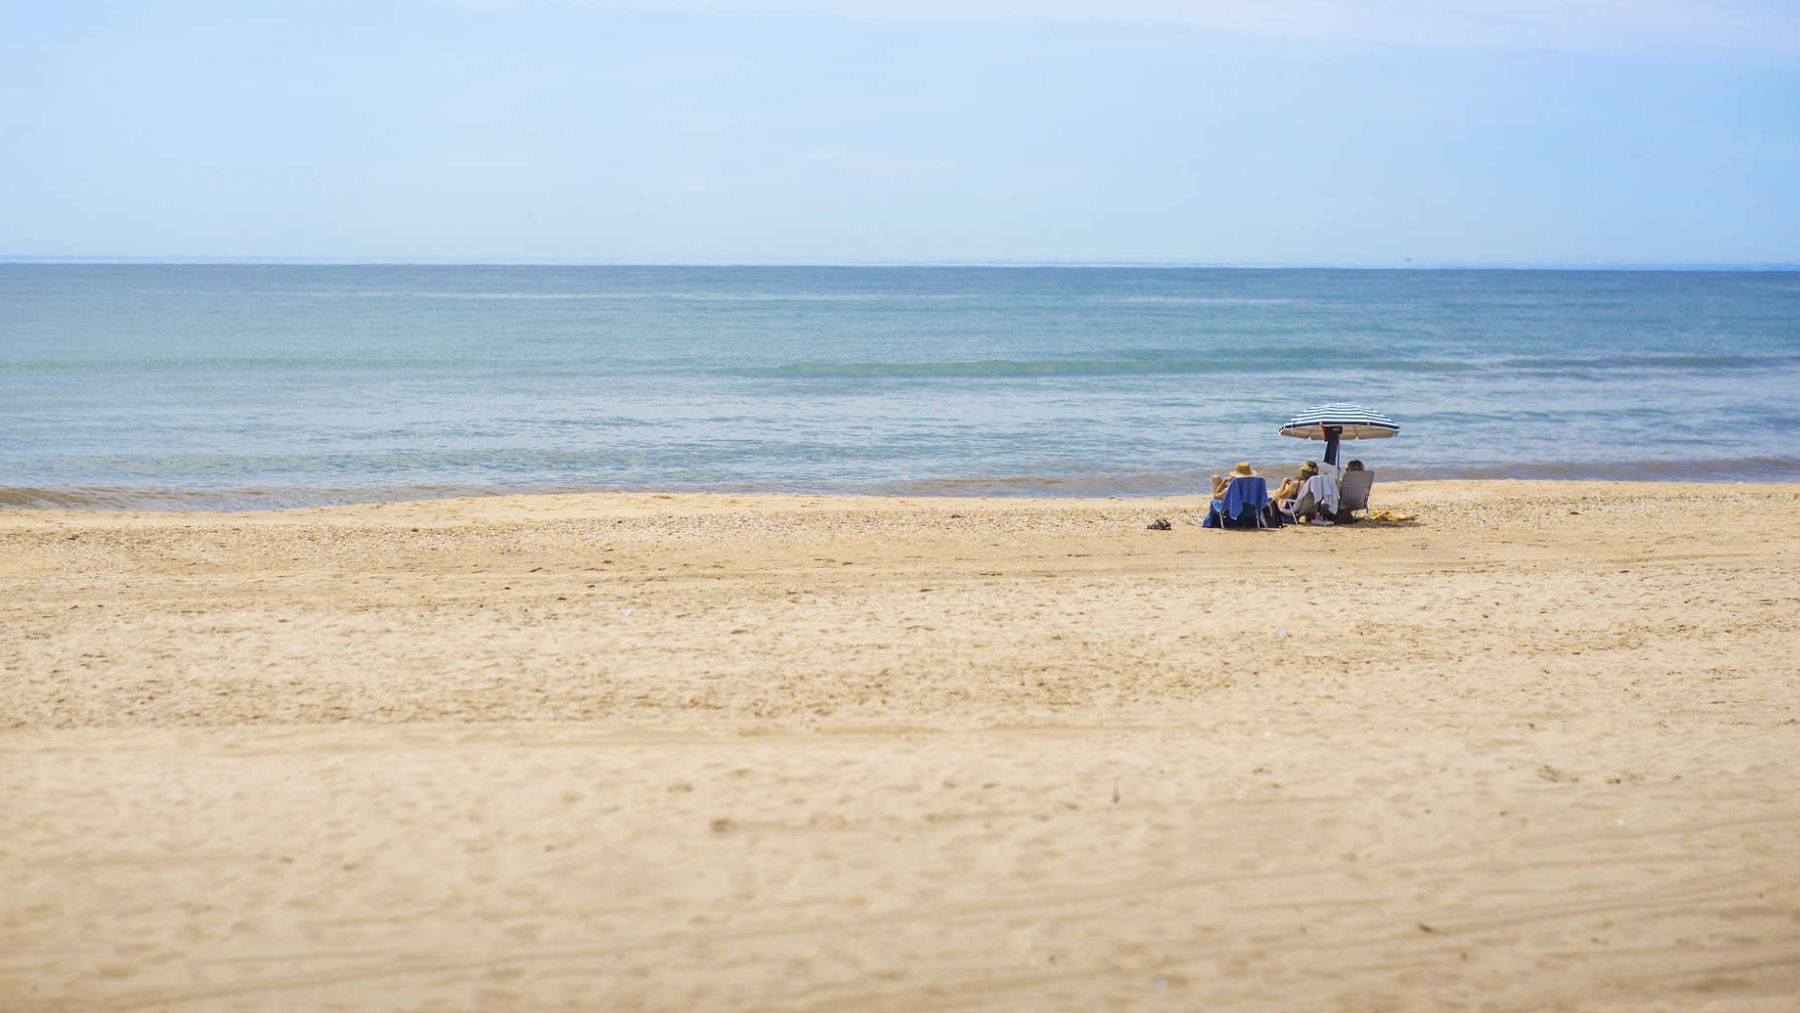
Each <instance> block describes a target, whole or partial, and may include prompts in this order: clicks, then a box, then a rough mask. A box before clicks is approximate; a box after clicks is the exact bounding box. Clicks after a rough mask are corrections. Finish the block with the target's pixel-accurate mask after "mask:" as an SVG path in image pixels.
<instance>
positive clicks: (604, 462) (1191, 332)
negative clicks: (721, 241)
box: [0, 264, 1800, 508]
mask: <svg viewBox="0 0 1800 1013" xmlns="http://www.w3.org/2000/svg"><path fill="white" fill-rule="evenodd" d="M1797 390H1800V274H1796V273H1782V272H1764V273H1751V272H1746V273H1729V272H1718V273H1699V272H1587V271H1438V270H1434V271H1332V270H1319V271H1314V270H1225V269H1220V270H1212V269H1207V270H1199V269H1133V268H1122V269H1109V268H1029V269H1025V268H875V267H869V268H862V267H844V268H824V267H820V268H760V267H757V268H749V267H720V268H706V267H670V268H648V267H644V268H636V267H412V266H292V265H281V266H275V265H229V266H224V265H48V264H10V265H0V434H3V435H4V439H3V441H0V505H7V506H27V505H30V506H43V505H59V504H60V505H68V506H91V507H228V508H229V507H252V506H272V505H301V504H314V503H325V502H339V501H346V500H368V499H387V498H402V497H413V496H422V495H442V494H456V493H469V492H503V491H528V490H585V489H671V490H675V489H682V490H685V489H693V490H771V491H776V490H809V491H813V490H816V491H836V492H867V493H879V492H903V493H971V494H973V493H983V494H993V493H1000V494H1021V495H1133V494H1150V493H1182V492H1190V491H1193V490H1194V489H1196V488H1199V487H1200V486H1201V485H1202V483H1203V482H1204V480H1205V476H1207V475H1208V474H1210V473H1211V472H1213V471H1215V470H1218V469H1220V468H1221V467H1225V466H1228V465H1229V464H1230V463H1232V462H1234V461H1237V460H1241V459H1245V458H1248V459H1250V460H1252V461H1255V462H1257V463H1258V464H1260V465H1272V466H1274V465H1288V466H1292V465H1294V464H1297V463H1298V462H1299V461H1300V460H1302V459H1303V458H1305V457H1307V456H1317V452H1318V450H1319V445H1318V444H1314V443H1306V442H1302V441H1296V440H1292V439H1287V438H1283V437H1280V436H1278V435H1277V434H1276V428H1277V426H1278V425H1279V423H1280V422H1281V421H1282V419H1283V418H1285V417H1286V416H1287V415H1288V414H1290V413H1292V412H1295V411H1297V410H1299V409H1302V408H1305V407H1307V406H1309V405H1312V404H1315V403H1318V402H1321V401H1327V400H1351V401H1355V402H1359V403H1362V404H1365V405H1368V406H1370V407H1373V408H1376V409H1379V410H1382V411H1385V412H1386V413H1388V414H1389V415H1390V416H1392V417H1393V418H1394V419H1395V420H1396V421H1397V422H1399V423H1400V425H1401V433H1400V435H1399V436H1398V437H1397V438H1394V439H1390V440H1381V441H1365V442H1361V443H1352V444H1348V445H1347V449H1348V456H1351V457H1360V458H1362V459H1364V460H1366V461H1367V462H1369V464H1370V466H1371V467H1375V468H1377V469H1378V470H1379V471H1380V472H1381V473H1382V474H1383V475H1384V476H1387V477H1401V476H1413V477H1431V476H1445V477H1449V476H1519V477H1538V478H1563V477H1566V478H1632V479H1667V480H1750V481H1755V480H1777V479H1779V480H1793V479H1800V398H1796V397H1795V396H1794V392H1795V391H1797Z"/></svg>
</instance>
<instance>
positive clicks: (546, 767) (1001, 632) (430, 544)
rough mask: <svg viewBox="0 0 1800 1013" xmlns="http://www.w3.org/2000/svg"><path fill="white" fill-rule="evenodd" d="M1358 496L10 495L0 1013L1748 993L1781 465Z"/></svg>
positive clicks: (1533, 1001) (1416, 1000)
mask: <svg viewBox="0 0 1800 1013" xmlns="http://www.w3.org/2000/svg"><path fill="white" fill-rule="evenodd" d="M1375 498H1376V505H1377V506H1378V507H1388V508H1397V509H1405V510H1413V511H1416V512H1418V513H1419V514H1420V516H1421V520H1420V522H1419V523H1417V524H1412V525H1376V524H1361V525H1355V526H1350V527H1343V528H1333V529H1285V530H1282V531H1277V532H1269V533H1261V534H1258V533H1236V532H1208V531H1202V530H1200V529H1199V528H1198V527H1196V526H1195V524H1194V521H1195V519H1196V514H1197V511H1198V510H1199V508H1200V506H1201V504H1200V503H1199V501H1197V500H1191V499H1190V500H1116V501H1106V500H1097V501H1018V500H962V499H935V500H934V499H917V500H898V499H861V498H847V497H749V496H686V495H682V496H657V495H649V494H643V495H596V496H554V497H551V496H545V497H512V498H494V499H475V500H445V501H428V502H420V503H407V504H391V505H385V506H358V507H345V508H333V509H328V510H308V511H291V512H272V513H257V514H162V515H158V514H95V513H76V512H18V511H8V512H0V587H3V588H4V595H3V596H0V812H4V813H6V814H7V817H8V818H7V821H6V824H5V827H4V829H0V1008H4V1009H8V1010H12V1009H22V1010H39V1009H43V1010H49V1009H69V1010H89V1009H178V1010H213V1009H219V1010H225V1009H328V1008H329V1009H371V1010H373V1009H563V1008H567V1009H656V1010H728V1009H729V1010H736V1009H757V1010H815V1009H816V1010H825V1009H859V1010H903V1009H904V1010H914V1009H921V1010H922V1009H930V1010H947V1009H958V1010H961V1009H991V1010H1015V1009H1070V1010H1074V1009H1080V1010H1093V1009H1171V1010H1174V1009H1199V1008H1208V1009H1309V1010H1313V1009H1348V1010H1358V1009H1371V1010H1373V1009H1420V1010H1427V1009H1430V1010H1436V1009H1456V1008H1480V1009H1594V1010H1643V1009H1670V1010H1692V1009H1708V1010H1786V1009H1791V1008H1792V1004H1793V997H1794V996H1795V995H1797V994H1800V802H1797V801H1796V798H1800V765H1796V764H1795V762H1794V759H1795V757H1797V756H1800V707H1797V706H1796V704H1797V702H1800V700H1797V698H1800V608H1797V606H1800V536H1796V535H1795V534H1794V533H1793V526H1792V524H1791V518H1793V517H1795V516H1796V515H1797V514H1800V486H1792V485H1757V486H1736V485H1719V486H1681V485H1633V484H1612V483H1508V482H1490V483H1467V484H1451V483H1415V484H1397V485H1385V486H1378V487H1377V490H1376V497H1375ZM1157 517H1167V518H1169V519H1170V520H1172V521H1174V530H1172V531H1168V532H1157V531H1150V530H1147V529H1146V527H1145V525H1146V524H1147V523H1148V522H1149V521H1150V520H1152V519H1155V518H1157Z"/></svg>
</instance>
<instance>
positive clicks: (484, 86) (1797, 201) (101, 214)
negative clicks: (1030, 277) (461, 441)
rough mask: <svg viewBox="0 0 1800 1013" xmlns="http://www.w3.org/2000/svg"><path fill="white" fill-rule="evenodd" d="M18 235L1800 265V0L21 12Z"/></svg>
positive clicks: (71, 250) (146, 243)
mask: <svg viewBox="0 0 1800 1013" xmlns="http://www.w3.org/2000/svg"><path fill="white" fill-rule="evenodd" d="M0 150H3V152H4V154H3V156H0V255H5V256H11V257H41V258H88V257H95V258H150V259H213V258H219V259H235V258H247V259H264V258H266V259H300V260H343V261H362V260H390V261H465V262H467V261H477V262H516V261H524V262H569V261H575V262H597V263H896V262H898V263H914V262H921V263H945V262H949V263H966V262H975V263H987V262H1011V263H1039V262H1058V263H1067V262H1074V263H1183V264H1244V265H1281V264H1303V265H1342V266H1388V265H1404V264H1415V265H1443V264H1475V265H1528V264H1543V265H1593V264H1607V265H1672V264H1768V263H1785V264H1794V263H1800V2H1793V0H1788V2H1780V3H1774V2H1751V0H1587V2H1583V0H1566V2H1550V0H1513V2H1498V0H1436V2H1432V0H1341V2H1325V0H1292V2H1286V3H1269V2H1264V0H1108V2H1101V0H1041V2H1027V0H961V2H952V0H919V2H913V3H902V2H898V0H786V2H781V0H684V2H666V3H651V2H624V0H611V2H609V0H511V2H508V0H463V2H456V0H357V2H335V0H304V2H303V0H294V2H260V3H257V2H244V0H236V2H216V0H185V2H181V0H178V2H166V3H162V2H140V3H107V2H97V0H96V2H90V0H70V2H67V3H40V2H35V0H0Z"/></svg>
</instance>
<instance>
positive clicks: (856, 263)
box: [0, 254, 1800, 273]
mask: <svg viewBox="0 0 1800 1013" xmlns="http://www.w3.org/2000/svg"><path fill="white" fill-rule="evenodd" d="M0 265H47V266H92V267H108V266H116V267H130V266H142V267H157V266H165V267H179V266H209V267H230V266H244V267H615V268H734V267H735V268H994V269H1008V268H1010V269H1033V268H1039V269H1056V268H1063V269H1071V268H1073V269H1082V268H1086V269H1102V268H1107V269H1115V270H1232V271H1621V272H1651V273H1654V272H1683V271H1689V272H1702V271H1712V272H1720V273H1758V272H1773V273H1780V272H1793V271H1800V261H1781V260H1774V261H1603V260H1601V261H1454V260H1451V261H1427V262H1421V263H1415V262H1413V261H1410V260H1403V261H1382V262H1371V263H1341V262H1339V263H1333V262H1328V261H1293V262H1277V261H1181V260H1167V261H1162V260H838V261H834V260H816V261H809V260H791V261H789V260H767V261H761V260H743V261H732V260H718V261H707V260H694V261H649V260H644V261H632V260H600V259H587V258H566V259H558V258H517V259H513V258H471V259H466V260H465V259H459V258H432V257H334V256H324V257H283V256H269V257H264V256H244V257H227V256H193V257H163V256H142V257H138V256H122V255H117V254H98V255H91V256H89V255H70V254H53V255H36V254H0Z"/></svg>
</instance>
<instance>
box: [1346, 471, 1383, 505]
mask: <svg viewBox="0 0 1800 1013" xmlns="http://www.w3.org/2000/svg"><path fill="white" fill-rule="evenodd" d="M1374 486H1375V473H1374V472H1372V471H1368V470H1360V471H1346V472H1344V480H1343V481H1341V482H1339V483H1338V510H1339V511H1341V512H1343V513H1355V512H1356V511H1358V510H1367V509H1369V490H1370V489H1372V488H1374Z"/></svg>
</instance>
